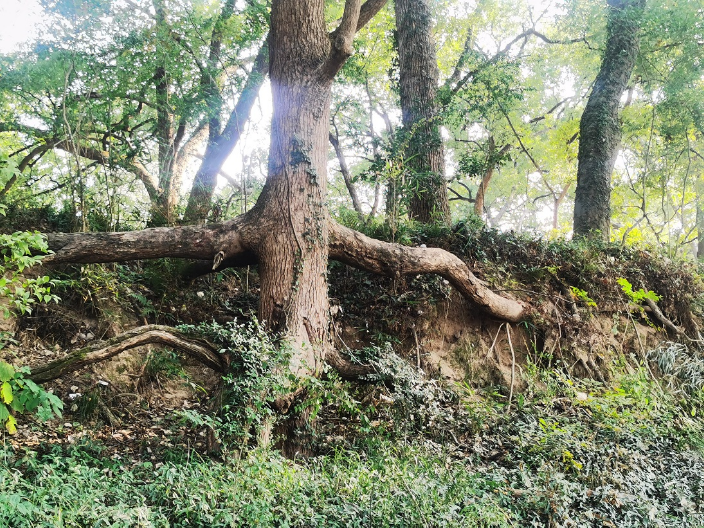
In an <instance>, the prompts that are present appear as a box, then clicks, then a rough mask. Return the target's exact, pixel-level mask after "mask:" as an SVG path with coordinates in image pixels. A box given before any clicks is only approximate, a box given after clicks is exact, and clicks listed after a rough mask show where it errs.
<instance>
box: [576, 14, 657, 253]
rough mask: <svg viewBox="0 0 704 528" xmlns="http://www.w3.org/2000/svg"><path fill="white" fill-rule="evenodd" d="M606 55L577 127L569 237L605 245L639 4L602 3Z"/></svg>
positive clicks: (635, 48) (635, 54)
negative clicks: (605, 15)
mask: <svg viewBox="0 0 704 528" xmlns="http://www.w3.org/2000/svg"><path fill="white" fill-rule="evenodd" d="M608 6H609V15H608V26H607V40H606V49H605V51H604V56H603V58H602V62H601V69H600V70H599V74H598V75H597V78H596V81H595V82H594V88H593V89H592V93H591V94H590V96H589V101H588V102H587V106H586V108H585V109H584V113H583V114H582V119H581V121H580V126H579V137H580V139H579V154H578V168H577V190H576V194H575V203H574V235H575V236H577V237H587V238H593V239H600V240H604V241H608V240H609V236H610V223H611V204H610V202H611V173H612V172H613V169H614V163H615V162H616V157H617V155H618V150H619V147H620V143H621V123H620V120H619V106H620V102H621V96H622V95H623V92H624V91H625V90H626V86H627V84H628V80H629V79H630V77H631V73H632V72H633V67H634V66H635V63H636V58H637V57H638V50H639V38H638V33H639V30H640V20H641V15H642V13H643V9H644V7H645V0H608Z"/></svg>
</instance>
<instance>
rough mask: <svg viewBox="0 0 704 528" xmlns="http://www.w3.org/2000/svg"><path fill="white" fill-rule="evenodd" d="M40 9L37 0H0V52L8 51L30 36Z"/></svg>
mask: <svg viewBox="0 0 704 528" xmlns="http://www.w3.org/2000/svg"><path fill="white" fill-rule="evenodd" d="M39 16H40V9H39V4H38V3H37V0H0V20H2V31H0V53H9V52H12V51H14V50H16V49H17V46H18V45H19V44H21V43H22V42H25V41H27V40H29V39H31V38H32V36H33V35H34V32H35V24H36V21H37V20H38V19H39Z"/></svg>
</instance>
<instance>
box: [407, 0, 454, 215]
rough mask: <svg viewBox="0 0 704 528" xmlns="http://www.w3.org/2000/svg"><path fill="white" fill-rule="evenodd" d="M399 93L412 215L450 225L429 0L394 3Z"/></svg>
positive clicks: (437, 74) (437, 78) (436, 63)
mask: <svg viewBox="0 0 704 528" xmlns="http://www.w3.org/2000/svg"><path fill="white" fill-rule="evenodd" d="M395 5H396V30H397V39H398V57H399V90H400V94H401V110H402V115H403V126H404V132H405V136H406V142H407V145H408V146H407V149H406V152H405V159H406V161H405V166H406V168H407V170H408V172H409V173H410V174H409V176H410V182H409V186H410V191H409V192H410V200H409V202H410V203H409V211H408V212H409V215H410V217H411V218H414V219H416V220H418V221H420V222H425V223H428V222H435V221H438V222H444V223H449V221H450V205H449V202H448V199H447V183H446V181H445V149H444V146H443V140H442V136H441V134H440V121H439V111H438V110H439V109H438V101H437V94H438V81H439V76H440V73H439V70H438V62H437V57H436V53H435V42H434V41H433V36H432V16H431V12H430V4H429V2H428V0H396V4H395Z"/></svg>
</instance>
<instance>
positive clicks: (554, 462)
mask: <svg viewBox="0 0 704 528" xmlns="http://www.w3.org/2000/svg"><path fill="white" fill-rule="evenodd" d="M653 354H654V355H653V358H654V361H657V360H658V358H660V361H661V362H662V363H663V367H664V368H667V365H668V364H672V365H673V366H672V367H670V371H671V374H670V375H671V376H672V378H671V379H669V378H668V380H669V381H668V383H665V382H656V381H653V379H652V377H651V374H650V372H649V369H648V368H646V367H645V366H644V367H642V368H639V369H636V370H634V371H633V372H632V373H630V374H627V375H624V376H622V377H621V378H620V379H619V380H618V381H617V382H616V383H614V384H612V385H609V386H604V385H602V384H599V383H595V382H584V381H578V380H572V379H570V378H568V377H566V375H564V374H563V373H560V372H559V371H542V372H541V371H537V370H533V371H529V372H528V373H527V377H528V382H529V389H528V390H527V391H526V393H525V395H522V396H521V397H520V398H515V399H514V400H513V401H512V402H511V403H510V405H509V402H508V400H507V398H506V397H505V396H502V395H501V394H498V393H491V392H489V391H485V392H484V393H478V392H477V391H473V390H471V389H469V388H468V387H464V388H463V389H462V390H459V391H458V396H457V398H456V399H454V400H452V401H450V400H449V399H448V400H447V401H446V405H447V407H445V406H444V405H445V404H441V405H439V406H436V407H435V409H434V411H433V412H427V413H426V414H424V415H422V417H421V419H418V417H417V416H411V415H406V418H405V421H406V424H405V427H401V428H394V427H390V426H389V423H390V422H391V421H396V422H399V421H403V420H404V418H403V413H399V412H391V411H389V413H388V414H384V413H383V412H381V411H377V412H376V413H375V414H369V416H368V418H369V420H366V421H365V420H359V421H358V422H356V425H355V426H354V427H352V429H350V430H348V431H347V433H348V434H347V437H346V441H345V442H344V443H343V444H337V445H333V443H332V442H328V441H327V440H325V439H321V440H320V442H322V443H323V444H325V443H326V442H327V449H324V451H323V452H324V454H321V455H319V456H315V457H311V458H307V459H296V460H294V461H291V460H287V459H284V458H283V457H281V455H280V454H279V453H278V452H277V451H276V450H273V449H269V448H267V449H262V448H252V447H243V445H242V444H240V445H239V447H237V446H235V445H232V446H230V447H229V448H226V449H225V451H224V453H223V455H222V458H218V459H210V458H205V457H202V456H201V455H198V454H196V453H195V452H183V453H180V454H176V453H174V454H172V455H171V456H169V457H165V458H164V460H163V461H162V462H143V461H136V460H135V461H127V460H124V459H119V458H111V457H106V456H104V455H103V454H102V452H101V447H100V445H99V444H96V443H90V442H86V443H83V444H78V445H71V446H67V447H63V448H62V447H57V446H54V447H53V448H44V449H42V450H41V451H40V452H35V451H31V450H13V449H10V448H9V447H6V448H5V449H4V450H3V451H2V452H0V462H1V463H0V526H7V527H15V526H16V527H25V526H27V527H29V526H32V527H35V526H65V527H84V526H125V527H127V526H130V527H131V526H155V527H161V526H163V527H166V526H174V527H181V526H183V527H186V526H209V527H226V526H279V527H283V526H301V527H309V526H325V527H327V526H345V527H347V526H349V527H366V526H375V527H377V526H380V527H384V526H428V527H446V526H447V527H449V526H458V527H459V526H487V527H489V526H491V527H503V526H514V527H525V526H575V527H577V526H579V527H586V526H594V527H597V526H619V527H631V526H632V527H640V526H672V527H683V526H692V527H694V526H704V480H702V477H701V475H702V474H704V458H702V449H703V447H704V437H703V435H702V431H703V426H704V424H703V422H702V421H701V419H700V415H701V413H702V412H704V408H702V402H704V397H703V394H702V391H701V387H699V388H697V387H696V386H693V385H691V384H690V385H686V386H685V384H683V383H682V381H683V380H682V377H683V376H682V374H681V370H682V368H684V367H683V366H682V364H681V361H680V360H678V359H677V358H675V360H674V361H673V362H669V360H668V359H667V358H668V357H669V356H667V354H670V355H672V354H674V355H675V356H676V351H675V352H672V351H670V352H668V351H667V350H665V349H663V350H661V351H660V352H654V353H653ZM678 361H679V363H678ZM668 362H669V363H668ZM675 364H679V365H680V366H679V367H676V366H674V365H675ZM688 369H689V370H688V372H690V371H691V370H693V369H695V367H692V366H691V365H690V367H688ZM678 373H679V374H678ZM404 376H405V377H406V379H405V380H404V379H400V380H391V385H392V388H388V386H389V385H390V383H389V381H390V380H389V379H388V378H387V379H386V383H385V385H384V386H385V387H387V388H386V389H385V390H387V391H388V394H389V397H390V398H391V399H393V400H394V401H402V400H403V399H404V398H406V399H407V400H408V399H410V398H412V397H414V396H412V395H413V394H415V395H416V396H415V397H417V398H420V397H422V398H423V399H425V400H426V404H427V405H428V407H430V403H431V401H432V400H433V399H434V398H438V396H437V394H438V391H439V390H446V389H442V388H440V387H437V386H435V385H434V384H433V382H432V381H426V382H423V381H422V380H420V378H419V379H413V378H412V376H411V374H410V373H408V372H406V373H401V374H399V375H398V377H399V378H403V377H404ZM690 377H691V376H690ZM424 384H425V385H424ZM433 387H435V389H434V388H433ZM438 399H441V398H438ZM416 403H417V402H416ZM334 404H335V402H328V403H327V405H331V406H334ZM401 410H403V409H401ZM406 411H408V410H406ZM366 412H367V413H372V411H370V410H367V411H366ZM414 412H415V413H416V414H419V412H418V411H414ZM442 413H445V414H446V417H445V418H446V419H445V422H444V423H445V425H444V426H443V427H445V426H447V423H449V422H451V421H453V420H455V421H458V422H460V421H461V422H462V423H457V424H456V427H454V432H452V433H450V436H449V437H445V438H446V440H445V441H440V439H439V438H438V435H437V430H436V428H434V427H429V423H431V422H433V421H436V422H437V420H438V416H439V415H440V414H442ZM319 416H320V420H321V421H322V420H324V419H325V413H324V412H321V413H320V415H319ZM338 416H339V414H338ZM370 420H371V422H372V423H371V425H370ZM324 426H325V424H321V427H322V428H323V429H324ZM452 436H454V438H453V439H452V440H449V438H451V437H452Z"/></svg>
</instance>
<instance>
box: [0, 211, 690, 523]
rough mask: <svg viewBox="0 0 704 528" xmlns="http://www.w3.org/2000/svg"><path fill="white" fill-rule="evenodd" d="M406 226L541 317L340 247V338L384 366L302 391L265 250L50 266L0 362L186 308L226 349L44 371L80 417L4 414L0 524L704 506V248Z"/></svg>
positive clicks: (638, 517)
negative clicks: (506, 314) (292, 440)
mask: <svg viewBox="0 0 704 528" xmlns="http://www.w3.org/2000/svg"><path fill="white" fill-rule="evenodd" d="M373 234H374V235H375V236H381V237H383V236H384V233H383V232H381V231H378V232H376V233H373ZM395 236H396V237H397V238H396V240H397V241H399V240H400V241H401V242H404V243H407V244H413V245H420V244H425V245H427V246H429V247H433V246H435V247H443V248H445V249H448V250H450V251H452V252H453V253H455V254H457V255H458V256H461V257H462V258H463V259H465V260H466V261H467V262H468V263H469V265H470V267H471V269H472V271H473V272H474V273H476V274H477V275H478V276H479V277H480V278H482V279H483V280H484V281H486V282H487V283H488V284H490V285H491V287H492V288H493V289H495V290H502V291H503V292H510V294H511V295H513V296H515V297H516V298H518V299H520V300H521V301H523V302H525V303H526V304H527V305H529V306H530V316H529V317H528V318H527V319H526V320H525V321H524V322H522V323H520V324H517V325H509V324H507V323H502V322H499V321H494V320H491V319H490V318H488V317H487V316H485V315H482V314H481V313H480V312H478V311H477V310H475V309H473V308H472V306H470V305H469V304H468V303H467V301H465V300H464V299H462V298H461V297H460V296H459V295H458V294H457V293H455V292H453V291H452V289H451V288H450V287H449V285H448V284H447V283H446V281H443V279H440V278H437V277H432V276H425V277H418V278H415V279H411V280H399V279H396V280H394V279H385V278H379V277H373V276H370V275H369V274H366V273H364V272H361V271H357V270H354V269H352V268H349V267H347V266H344V265H340V264H332V265H331V267H330V272H329V280H330V284H331V290H330V296H331V298H332V299H333V303H334V305H333V313H334V315H335V317H334V328H333V331H334V332H335V335H336V342H337V347H338V349H339V350H340V351H341V353H342V355H344V356H345V357H347V358H352V359H353V361H355V362H357V363H359V364H363V365H372V366H373V372H372V373H370V374H366V375H362V376H361V378H359V379H356V380H343V379H341V378H340V376H339V375H337V374H335V372H334V371H332V370H331V371H329V372H328V373H327V374H326V375H324V376H323V378H322V379H320V380H316V379H312V378H311V379H304V380H301V381H300V386H299V389H298V390H296V391H295V394H296V398H295V399H294V400H293V401H291V402H289V403H288V407H287V408H285V409H282V408H281V405H280V398H281V395H282V394H288V393H290V392H291V390H292V389H291V385H290V383H291V381H290V379H289V378H287V376H286V374H285V372H283V371H282V369H281V367H280V366H279V365H281V364H282V363H281V362H280V360H281V354H285V352H281V351H277V347H276V345H275V343H273V342H272V341H271V339H270V337H269V336H268V335H267V334H266V333H264V332H263V330H261V328H259V326H258V325H257V323H256V320H255V319H254V318H253V316H252V313H253V312H252V311H253V310H254V309H255V307H256V301H257V294H258V277H257V271H256V269H255V268H244V269H240V270H226V271H224V272H220V273H217V274H211V275H207V276H203V277H199V278H196V279H192V280H186V279H179V278H178V277H179V276H181V277H184V276H187V275H188V270H187V269H186V268H184V267H183V266H182V265H181V264H178V263H177V262H174V261H168V260H158V261H152V262H147V261H145V262H141V263H134V264H130V265H86V266H82V267H63V268H61V269H54V270H52V271H51V276H52V277H53V278H54V279H56V280H57V287H56V289H55V291H56V293H58V294H59V295H60V297H61V299H62V301H61V302H60V303H59V304H47V305H42V306H39V307H37V310H35V311H34V313H32V314H30V315H25V316H22V317H19V318H17V319H9V320H6V321H5V323H4V324H5V330H6V331H7V332H9V333H7V334H4V335H5V345H6V346H5V348H4V349H3V350H2V354H3V355H2V357H0V359H3V360H5V361H8V362H11V363H14V364H15V365H16V366H20V365H23V364H24V365H27V364H29V365H40V364H45V363H47V362H49V361H52V360H55V359H58V358H60V357H63V356H65V355H66V353H67V352H68V351H69V350H71V349H75V348H78V347H81V346H89V345H90V344H91V343H96V342H100V341H101V340H104V339H108V338H111V337H113V336H115V335H119V334H120V333H121V332H124V331H126V330H128V329H131V328H135V327H140V326H142V325H145V324H152V325H154V324H158V325H169V326H176V325H187V326H186V327H181V329H182V331H184V332H186V335H191V336H195V335H198V336H201V337H204V338H205V339H207V340H208V341H209V342H210V343H213V344H214V345H215V348H219V349H221V351H222V353H223V354H224V355H225V356H226V357H227V358H228V359H227V364H228V365H229V370H228V374H227V375H226V376H225V377H224V378H221V375H220V374H218V373H215V372H214V371H213V370H211V369H210V368H207V367H204V366H203V365H202V364H201V363H198V362H196V361H194V360H193V359H184V358H182V357H179V355H178V354H177V353H176V352H175V351H174V350H173V349H169V348H164V347H160V346H155V345H149V346H145V347H140V348H137V349H134V350H131V351H128V352H124V353H121V354H119V355H118V356H116V357H115V358H113V359H111V360H109V361H105V362H99V363H95V364H93V365H90V366H88V367H85V368H83V369H81V370H79V371H76V372H71V373H69V374H67V375H64V376H62V377H60V378H59V379H57V380H55V381H52V382H49V383H47V385H46V386H47V388H50V389H51V390H53V392H54V393H55V394H56V395H58V396H59V397H60V398H61V399H62V400H63V402H64V415H63V417H61V418H60V419H54V420H50V421H48V422H45V423H41V422H38V421H36V419H35V418H33V417H32V416H31V415H21V416H20V417H18V419H19V421H20V425H19V429H18V432H17V434H16V435H13V436H9V435H5V443H4V446H5V447H4V451H3V460H4V463H3V465H2V469H0V475H2V476H1V477H0V480H1V481H2V482H3V491H2V492H0V497H2V499H3V500H1V501H0V504H2V506H1V507H0V519H2V522H3V523H4V524H3V526H5V525H7V526H36V525H42V523H44V524H43V525H50V526H51V525H53V524H51V523H52V522H53V523H56V522H59V521H58V520H57V519H60V522H63V523H64V524H63V525H65V526H86V525H92V524H93V523H94V522H96V521H97V520H98V519H103V520H107V522H108V524H109V525H110V526H194V525H195V526H204V525H207V526H244V525H255V524H259V525H263V526H467V525H472V526H474V525H476V526H531V525H535V526H544V525H554V526H644V525H652V526H701V525H702V523H704V510H702V504H704V485H702V480H701V474H702V471H703V470H704V459H702V447H704V442H703V438H704V437H703V436H702V422H701V413H702V412H703V410H704V408H703V407H702V387H703V386H704V359H703V358H702V353H701V350H700V347H699V341H698V339H699V338H698V332H697V329H698V324H699V320H700V313H699V311H698V310H699V306H700V304H699V302H700V299H701V294H702V288H701V282H700V280H699V278H698V277H699V276H698V274H697V273H696V270H695V269H694V268H693V267H692V266H691V265H689V264H686V263H680V262H673V261H671V260H669V259H667V258H664V257H661V256H658V255H656V254H651V253H648V252H646V251H643V250H636V249H624V248H620V247H616V246H595V245H593V244H581V245H580V244H574V243H566V242H559V241H557V242H549V241H541V240H532V239H528V238H524V237H519V236H517V235H515V234H512V233H504V234H502V233H499V232H496V231H492V230H486V229H482V228H473V227H472V226H468V225H462V226H458V227H456V228H454V229H453V230H439V231H438V230H437V229H435V230H433V232H432V233H428V232H423V231H418V230H415V231H412V230H407V231H404V232H403V233H396V235H395ZM623 279H625V281H627V282H625V281H624V280H623ZM619 280H620V281H621V284H619ZM629 285H630V290H629V288H628V286H629ZM624 287H625V289H626V290H627V291H628V292H626V291H624ZM646 292H654V293H655V294H657V296H658V297H659V300H658V301H657V303H656V304H655V305H654V306H655V309H653V307H652V306H653V304H652V301H650V302H648V300H647V299H646V298H645V297H644V295H645V294H646ZM233 319H236V320H237V325H236V326H232V325H231V321H232V320H233ZM202 324H206V326H205V327H204V326H202ZM667 327H669V329H668V328H667ZM287 380H288V381H287ZM303 410H306V412H307V413H308V415H309V420H307V422H306V424H304V425H303V426H302V427H300V426H299V427H298V430H297V435H298V437H297V438H298V439H297V442H298V443H297V445H299V446H304V448H302V449H301V450H300V451H299V452H298V453H293V454H292V460H287V459H285V458H282V457H281V455H280V454H279V451H278V450H277V448H278V446H279V438H280V437H279V436H278V435H280V434H281V433H282V431H284V430H286V429H285V426H286V423H287V421H289V422H290V420H289V419H288V418H287V417H291V418H292V419H294V420H295V416H296V415H297V414H298V413H301V412H302V411H303ZM282 412H283V413H284V414H283V415H282V414H281V413H282ZM289 455H291V453H289ZM58 487H60V488H61V494H58V493H57V489H58ZM108 497H109V498H108ZM84 504H91V505H92V506H91V507H90V508H86V507H84V506H83V505H84ZM57 515H58V516H59V517H57ZM52 519H53V520H52Z"/></svg>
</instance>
